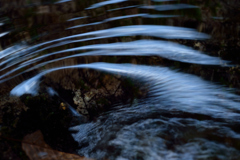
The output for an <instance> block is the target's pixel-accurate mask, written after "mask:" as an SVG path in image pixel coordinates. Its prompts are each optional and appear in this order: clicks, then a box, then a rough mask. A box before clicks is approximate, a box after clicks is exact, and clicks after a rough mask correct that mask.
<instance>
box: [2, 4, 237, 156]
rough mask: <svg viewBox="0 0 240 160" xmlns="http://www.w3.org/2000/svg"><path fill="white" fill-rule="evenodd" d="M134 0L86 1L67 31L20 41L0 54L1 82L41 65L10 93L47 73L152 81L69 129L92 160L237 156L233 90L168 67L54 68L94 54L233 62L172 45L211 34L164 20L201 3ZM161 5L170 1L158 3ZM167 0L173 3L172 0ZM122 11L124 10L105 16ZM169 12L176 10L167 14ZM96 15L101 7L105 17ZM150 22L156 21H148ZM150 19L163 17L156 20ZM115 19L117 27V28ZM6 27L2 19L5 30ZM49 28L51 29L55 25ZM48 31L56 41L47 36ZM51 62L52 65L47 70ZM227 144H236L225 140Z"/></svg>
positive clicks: (27, 88) (32, 85)
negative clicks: (127, 100)
mask: <svg viewBox="0 0 240 160" xmlns="http://www.w3.org/2000/svg"><path fill="white" fill-rule="evenodd" d="M75 2H76V3H75ZM130 2H131V1H127V0H106V1H102V2H99V3H94V4H91V5H90V3H89V4H87V5H86V4H85V5H86V6H84V10H80V11H78V14H73V15H71V16H69V15H68V16H66V17H65V18H64V20H63V22H61V24H62V25H63V26H64V27H63V28H64V29H62V30H61V32H60V34H59V35H57V36H56V37H54V36H53V37H51V34H52V32H53V33H54V30H52V31H48V32H49V33H47V34H45V33H44V34H42V33H38V34H42V38H43V39H41V36H40V40H39V41H38V40H36V43H35V41H34V39H33V38H32V37H30V39H31V40H29V41H26V40H21V41H22V42H20V41H17V42H16V44H15V45H13V46H11V47H8V48H6V49H4V50H2V51H0V59H1V62H0V66H1V68H0V82H1V83H3V82H7V81H9V80H11V79H17V78H18V77H19V76H21V75H22V74H23V73H25V74H26V73H28V72H29V71H33V70H35V71H37V72H38V73H36V74H35V75H33V77H31V78H29V79H25V80H24V81H23V82H22V83H20V84H17V85H16V86H15V87H14V88H13V89H12V91H11V94H12V95H15V96H21V95H23V94H26V93H28V94H33V95H37V93H38V89H39V85H40V84H41V78H42V77H44V76H45V75H47V74H49V73H51V72H55V71H57V70H63V69H72V68H80V69H85V68H90V69H92V70H100V71H103V72H107V73H111V74H115V75H118V74H120V75H122V76H125V77H129V78H132V79H133V80H134V81H140V82H141V83H144V84H147V86H148V87H149V88H148V90H149V92H148V95H147V97H146V98H144V99H135V101H134V103H133V104H127V105H126V104H125V105H123V104H116V105H115V106H114V107H113V108H112V109H111V110H110V111H108V112H106V113H102V114H101V115H100V116H99V117H98V119H97V120H96V121H93V122H88V123H84V124H79V125H77V126H75V127H72V128H70V130H71V131H75V132H74V133H73V134H72V136H73V137H74V139H75V140H76V141H77V142H79V150H78V153H79V154H80V155H84V156H86V157H92V158H96V159H101V158H105V157H107V158H108V159H168V160H170V159H171V160H174V159H183V160H185V159H187V160H188V159H189V160H191V159H239V158H240V154H239V144H240V141H239V138H240V135H239V129H236V126H238V125H239V123H240V119H239V117H240V115H239V113H240V108H239V106H240V101H239V96H238V95H235V94H234V93H233V90H230V89H227V88H226V87H224V86H221V85H217V84H214V83H212V82H208V81H206V80H203V79H201V78H199V77H197V76H195V75H190V74H186V73H182V72H180V71H177V70H173V69H170V67H171V66H168V67H163V66H154V65H152V66H150V65H147V64H135V65H133V64H129V63H121V62H120V64H118V63H109V62H108V61H103V62H95V63H92V62H91V61H89V62H88V63H86V64H81V63H79V62H78V61H77V60H76V61H75V63H74V64H72V65H66V66H54V63H55V62H60V61H65V60H67V59H75V58H79V57H82V58H85V59H88V58H89V57H91V56H97V57H107V56H111V57H112V56H116V57H121V56H128V57H134V56H146V57H152V56H158V57H160V58H165V59H168V60H170V61H174V62H184V63H190V64H200V65H214V66H219V67H220V66H221V67H227V66H230V65H229V61H226V60H222V59H221V58H219V57H214V56H210V55H208V54H207V53H204V52H200V51H197V50H195V49H194V48H192V47H189V46H185V45H183V44H178V43H176V41H175V42H171V40H180V39H181V40H188V41H195V40H198V41H200V40H206V39H209V38H210V36H209V35H208V34H205V33H201V32H198V31H197V30H196V29H197V28H196V29H192V28H187V27H184V26H170V25H168V23H165V20H173V19H174V18H181V17H183V16H188V15H186V13H184V14H183V15H177V14H178V13H181V12H175V11H178V10H183V11H185V10H188V9H191V10H198V11H199V7H197V6H194V5H192V4H191V5H190V4H178V3H177V2H175V1H165V0H164V1H161V0H160V1H159V0H154V1H152V2H151V1H146V2H142V1H134V3H136V4H133V3H130ZM158 2H163V3H164V4H161V5H160V4H158ZM168 2H169V3H171V4H167V3H168ZM91 3H92V1H91ZM155 3H157V4H155ZM165 3H166V4H165ZM64 4H69V6H71V5H72V6H74V5H76V4H77V1H69V0H67V1H58V2H56V3H55V4H52V5H53V6H54V5H64ZM149 4H151V5H149ZM118 5H119V6H118ZM77 7H79V6H78V5H76V6H75V8H77ZM81 7H83V6H81ZM104 7H105V9H104V11H103V13H101V12H102V11H101V9H102V8H104ZM73 8H74V7H73ZM119 10H120V11H121V12H120V14H119V13H118V14H113V15H114V16H107V15H110V14H112V13H113V12H116V11H119ZM142 10H144V11H142ZM146 10H147V12H148V11H149V13H146ZM152 10H153V11H154V13H152ZM106 11H107V12H108V13H105V12H106ZM122 11H126V12H127V11H129V12H130V11H131V12H132V13H131V14H130V13H127V14H126V13H124V12H122ZM163 11H169V12H171V11H173V12H172V14H171V13H166V14H164V13H165V12H163ZM45 12H46V11H45ZM95 12H96V13H97V12H100V13H99V16H98V15H96V13H95ZM136 12H137V13H136ZM141 12H142V13H141ZM176 13H177V14H176ZM34 14H35V13H34ZM41 14H42V13H41ZM121 14H122V15H121ZM94 18H95V19H94ZM171 18H172V19H171ZM198 18H199V17H197V19H198ZM146 19H147V20H146ZM145 20H146V21H145ZM148 20H150V22H148V23H144V22H147V21H148ZM151 20H159V21H158V22H157V23H151V22H152V21H151ZM161 20H163V21H161ZM29 21H30V20H29ZM82 21H83V22H82ZM124 21H127V23H126V24H125V23H124ZM135 21H136V22H138V24H135V23H134V22H135ZM112 23H114V25H112V26H111V24H112ZM61 24H60V25H61ZM4 25H5V24H4V23H1V22H0V27H1V26H4ZM48 25H49V28H50V26H51V25H52V24H48ZM58 25H59V24H58ZM29 26H30V25H29ZM91 27H93V28H91ZM94 27H95V28H94ZM98 27H99V28H98ZM31 29H32V28H31ZM3 30H4V29H3ZM5 30H6V29H5ZM0 31H1V32H0V38H4V37H6V36H7V34H5V33H6V32H2V29H1V30H0ZM45 35H46V37H48V36H49V37H50V38H49V37H48V38H46V39H44V37H45ZM139 63H140V62H139ZM141 63H142V62H141ZM51 64H52V65H51ZM159 65H161V64H159ZM45 66H47V69H45V68H44V69H43V67H45ZM229 141H230V142H231V145H230V144H228V143H227V142H229Z"/></svg>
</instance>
